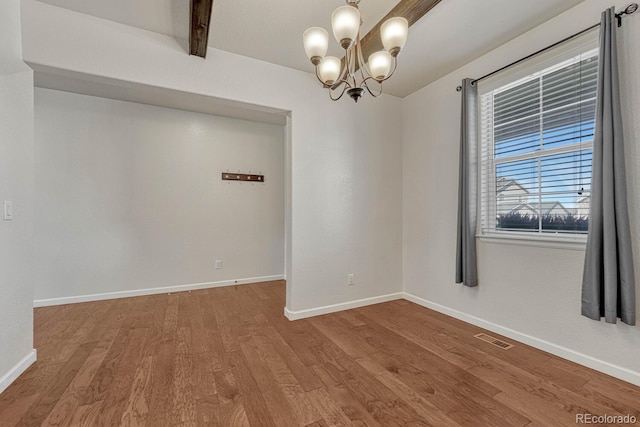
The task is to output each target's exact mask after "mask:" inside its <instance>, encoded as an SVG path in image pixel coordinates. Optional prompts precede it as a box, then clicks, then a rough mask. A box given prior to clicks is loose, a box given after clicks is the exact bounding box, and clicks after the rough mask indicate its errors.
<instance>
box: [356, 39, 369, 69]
mask: <svg viewBox="0 0 640 427" xmlns="http://www.w3.org/2000/svg"><path fill="white" fill-rule="evenodd" d="M357 47H358V65H359V68H360V76H361V77H362V80H365V76H364V74H365V73H366V74H367V76H371V70H370V69H369V65H368V64H366V63H365V62H364V58H363V56H362V45H361V44H360V35H359V34H358V46H357Z"/></svg>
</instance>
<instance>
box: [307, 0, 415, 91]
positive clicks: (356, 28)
mask: <svg viewBox="0 0 640 427" xmlns="http://www.w3.org/2000/svg"><path fill="white" fill-rule="evenodd" d="M359 3H360V0H347V5H346V6H341V7H339V8H337V9H336V10H334V11H333V13H332V14H331V27H332V29H333V35H334V37H335V38H336V40H337V41H338V43H339V44H340V46H342V48H343V49H344V50H345V55H344V64H343V61H342V60H340V59H339V58H336V57H335V56H325V55H326V54H327V48H328V46H329V34H328V33H327V31H326V30H325V29H324V28H320V27H311V28H308V29H307V30H306V31H305V32H304V34H303V36H302V40H303V43H304V50H305V52H306V53H307V57H308V58H309V60H310V61H311V63H312V64H313V65H315V67H316V77H317V78H318V80H320V83H322V85H323V86H324V87H325V88H328V89H329V97H330V98H331V99H332V100H333V101H337V100H338V99H340V98H342V95H344V93H345V92H346V93H347V94H348V95H349V96H350V97H351V98H352V99H353V100H354V101H355V102H358V99H360V97H361V96H362V95H363V94H364V91H365V89H366V91H367V92H369V94H371V96H373V97H377V96H380V95H381V94H382V82H384V81H385V80H387V79H389V78H390V77H391V76H392V75H393V73H394V72H395V71H396V67H397V65H398V60H397V57H398V54H399V53H400V50H401V49H402V48H403V47H404V44H405V42H406V41H407V33H408V30H409V22H408V21H407V20H406V19H405V18H402V17H396V18H390V19H388V20H386V21H385V22H384V23H383V24H382V26H381V27H380V35H381V38H382V45H383V46H384V49H383V50H380V51H378V52H374V53H372V54H371V55H369V58H368V61H367V63H365V62H364V59H363V57H362V46H361V44H360V26H361V25H362V20H361V19H360V10H359V9H358V4H359ZM370 84H371V85H374V90H371V88H370V87H369V85H370ZM338 92H339V93H340V94H339V95H337V96H334V94H336V93H338Z"/></svg>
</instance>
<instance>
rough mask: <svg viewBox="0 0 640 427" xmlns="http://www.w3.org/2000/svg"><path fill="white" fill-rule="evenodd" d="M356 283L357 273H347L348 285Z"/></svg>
mask: <svg viewBox="0 0 640 427" xmlns="http://www.w3.org/2000/svg"><path fill="white" fill-rule="evenodd" d="M355 284H356V275H355V274H353V273H351V274H347V285H349V286H353V285H355Z"/></svg>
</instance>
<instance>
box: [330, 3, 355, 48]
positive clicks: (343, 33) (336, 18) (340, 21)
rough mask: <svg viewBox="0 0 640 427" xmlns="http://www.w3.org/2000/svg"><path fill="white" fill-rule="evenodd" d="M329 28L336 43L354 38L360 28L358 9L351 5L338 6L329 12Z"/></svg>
mask: <svg viewBox="0 0 640 427" xmlns="http://www.w3.org/2000/svg"><path fill="white" fill-rule="evenodd" d="M331 28H332V29H333V36H334V37H335V38H336V40H337V41H338V43H340V42H341V41H342V40H345V39H346V40H351V41H353V40H355V39H356V37H357V36H358V30H359V29H360V11H359V10H358V9H356V8H355V7H353V6H340V7H339V8H337V9H336V10H334V11H333V13H332V14H331Z"/></svg>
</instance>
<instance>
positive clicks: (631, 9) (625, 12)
mask: <svg viewBox="0 0 640 427" xmlns="http://www.w3.org/2000/svg"><path fill="white" fill-rule="evenodd" d="M637 10H638V3H631V4H630V5H629V6H627V7H626V8H625V9H624V10H623V11H622V12H620V13H616V19H617V20H618V27H621V26H622V17H623V16H624V15H631V14H632V13H635V12H636V11H637ZM599 26H600V23H599V22H598V23H597V24H594V25H592V26H590V27H589V28H585V29H584V30H582V31H579V32H577V33H575V34H573V35H571V36H569V37H566V38H564V39H562V40H560V41H559V42H556V43H554V44H552V45H550V46H547V47H545V48H542V49H540V50H539V51H537V52H534V53H532V54H531V55H527V56H525V57H524V58H520V59H518V60H517V61H514V62H512V63H511V64H507V65H505V66H504V67H502V68H499V69H497V70H495V71H492V72H490V73H489V74H485V75H484V76H482V77H479V78H477V79H475V80H473V81H472V82H471V84H472V85H474V84H476V83H477V82H479V81H480V80H484V79H486V78H487V77H491V76H493V75H494V74H497V73H499V72H500V71H503V70H506V69H507V68H510V67H513V66H514V65H516V64H519V63H521V62H522V61H526V60H527V59H529V58H532V57H534V56H536V55H539V54H541V53H542V52H544V51H547V50H549V49H552V48H554V47H556V46H558V45H560V44H562V43H565V42H568V41H569V40H571V39H574V38H576V37H578V36H581V35H583V34H584V33H586V32H589V31H591V30H593V29H594V28H596V27H599ZM456 90H457V91H458V92H460V91H461V90H462V86H458V87H457V88H456Z"/></svg>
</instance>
